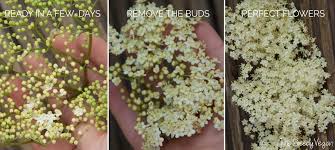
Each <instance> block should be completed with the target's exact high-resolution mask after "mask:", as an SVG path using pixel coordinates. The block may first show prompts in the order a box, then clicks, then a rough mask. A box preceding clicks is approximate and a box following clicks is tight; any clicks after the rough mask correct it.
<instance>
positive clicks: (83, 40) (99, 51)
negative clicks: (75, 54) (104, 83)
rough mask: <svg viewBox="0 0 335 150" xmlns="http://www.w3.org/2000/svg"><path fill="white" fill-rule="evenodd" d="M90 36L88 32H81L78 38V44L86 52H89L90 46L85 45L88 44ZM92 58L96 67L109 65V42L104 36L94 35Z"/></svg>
mask: <svg viewBox="0 0 335 150" xmlns="http://www.w3.org/2000/svg"><path fill="white" fill-rule="evenodd" d="M88 39H89V37H88V36H87V35H86V34H81V35H80V36H79V37H78V39H77V44H78V46H79V48H80V50H81V51H82V52H84V53H88V48H87V47H85V45H86V46H87V44H88ZM90 60H91V61H92V62H93V64H94V65H95V66H96V67H99V66H100V65H104V67H105V68H106V67H107V44H106V41H104V40H103V39H102V38H99V37H95V36H94V37H92V50H91V55H90Z"/></svg>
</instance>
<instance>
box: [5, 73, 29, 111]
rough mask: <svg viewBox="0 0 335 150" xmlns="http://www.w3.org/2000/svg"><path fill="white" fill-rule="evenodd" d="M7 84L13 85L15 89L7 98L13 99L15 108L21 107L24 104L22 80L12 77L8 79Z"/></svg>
mask: <svg viewBox="0 0 335 150" xmlns="http://www.w3.org/2000/svg"><path fill="white" fill-rule="evenodd" d="M9 83H11V84H13V85H14V86H15V87H16V88H17V89H16V91H13V92H12V93H11V94H10V95H9V97H10V98H11V99H13V101H14V102H15V105H16V107H19V106H22V105H23V104H24V103H25V102H24V99H23V91H22V80H21V79H20V78H19V77H13V78H12V79H10V81H9Z"/></svg>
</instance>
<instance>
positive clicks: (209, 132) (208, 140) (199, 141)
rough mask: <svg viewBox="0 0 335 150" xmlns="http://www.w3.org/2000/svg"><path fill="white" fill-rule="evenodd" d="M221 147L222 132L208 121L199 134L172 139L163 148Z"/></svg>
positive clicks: (222, 143)
mask: <svg viewBox="0 0 335 150" xmlns="http://www.w3.org/2000/svg"><path fill="white" fill-rule="evenodd" d="M208 147H211V148H212V149H223V148H224V133H223V131H218V130H217V129H215V128H214V125H213V123H212V122H211V121H210V122H209V123H208V124H207V125H206V127H205V128H203V129H202V131H201V133H200V134H196V135H193V136H192V137H182V138H178V139H174V140H171V141H169V142H168V143H166V144H165V146H164V148H163V150H193V149H208Z"/></svg>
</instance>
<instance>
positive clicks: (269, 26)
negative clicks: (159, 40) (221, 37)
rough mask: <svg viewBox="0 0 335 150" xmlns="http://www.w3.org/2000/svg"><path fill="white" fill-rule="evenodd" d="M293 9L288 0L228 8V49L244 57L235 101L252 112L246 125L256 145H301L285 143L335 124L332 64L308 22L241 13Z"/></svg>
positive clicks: (255, 1)
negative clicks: (327, 87)
mask: <svg viewBox="0 0 335 150" xmlns="http://www.w3.org/2000/svg"><path fill="white" fill-rule="evenodd" d="M286 6H290V7H289V8H286ZM294 9H295V8H294V5H293V4H292V5H287V1H285V0H277V1H264V0H245V1H244V2H242V3H241V4H239V5H238V6H237V7H236V10H235V11H234V12H232V10H231V9H229V8H228V9H227V10H228V13H227V17H226V18H227V27H226V29H227V31H226V32H227V34H226V35H227V37H226V43H227V48H228V50H229V53H230V56H231V57H232V58H234V59H240V58H241V59H243V60H244V61H245V62H244V63H243V64H241V67H240V77H239V78H238V79H237V80H236V81H234V82H233V83H232V90H233V92H234V95H233V97H232V100H233V101H234V102H235V103H236V104H237V105H238V106H240V107H241V108H242V109H243V110H244V111H246V112H247V113H248V114H249V118H248V120H243V121H242V125H243V126H244V132H245V134H246V135H249V136H250V138H252V139H257V141H256V143H253V144H252V148H253V149H259V150H263V149H270V150H272V149H273V150H277V149H299V145H298V144H297V143H291V145H290V146H287V144H280V143H285V142H302V141H307V140H309V139H310V137H311V136H312V135H313V134H315V133H316V131H315V127H318V129H319V131H321V132H322V131H324V130H325V129H326V128H327V125H328V124H329V123H334V122H335V112H334V104H335V97H334V96H333V95H331V94H330V93H329V92H328V91H327V90H325V89H323V84H324V83H325V80H326V79H327V78H328V77H329V74H328V73H326V72H325V71H324V68H325V67H326V65H327V64H326V61H325V59H324V58H322V57H321V53H320V51H319V49H318V48H317V46H316V45H315V44H314V39H312V38H311V37H310V36H309V35H308V33H307V29H306V27H305V26H304V24H303V22H300V21H295V19H294V18H291V17H284V16H281V15H280V16H276V17H247V16H242V14H241V12H242V10H294ZM320 91H322V92H320Z"/></svg>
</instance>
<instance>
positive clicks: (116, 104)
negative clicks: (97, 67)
mask: <svg viewBox="0 0 335 150" xmlns="http://www.w3.org/2000/svg"><path fill="white" fill-rule="evenodd" d="M119 89H120V88H118V87H116V86H114V85H111V86H110V94H109V95H110V97H109V99H110V103H109V106H110V110H111V112H112V114H113V116H114V117H115V119H116V121H117V123H118V125H119V126H120V128H121V130H122V132H123V133H124V135H125V136H126V138H127V139H128V141H129V142H130V144H131V145H132V146H133V147H134V148H140V147H141V146H142V143H143V139H142V137H141V136H140V135H139V134H138V133H137V132H136V130H135V128H134V127H135V125H136V113H135V112H133V111H131V110H130V109H129V108H128V106H127V103H126V101H125V100H122V98H121V96H122V94H121V92H120V90H119Z"/></svg>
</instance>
